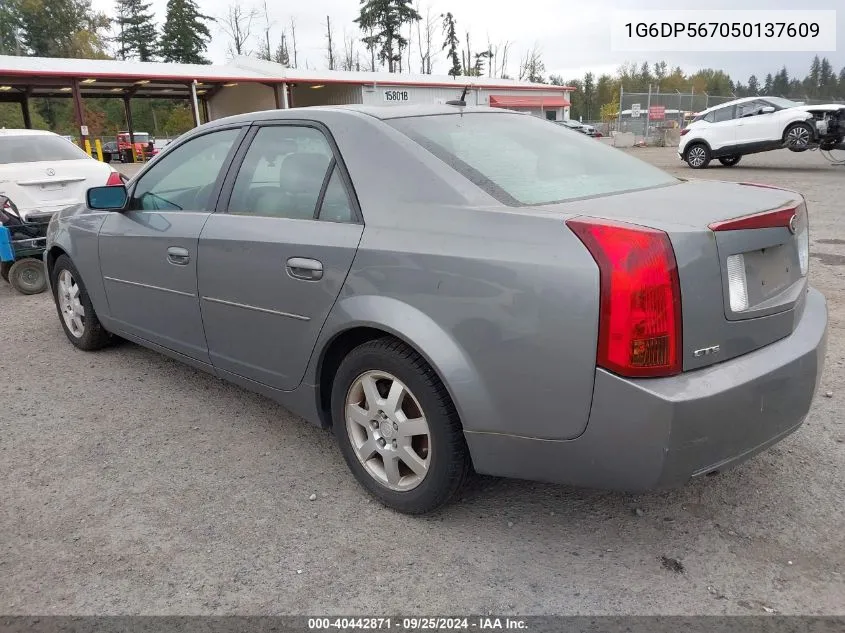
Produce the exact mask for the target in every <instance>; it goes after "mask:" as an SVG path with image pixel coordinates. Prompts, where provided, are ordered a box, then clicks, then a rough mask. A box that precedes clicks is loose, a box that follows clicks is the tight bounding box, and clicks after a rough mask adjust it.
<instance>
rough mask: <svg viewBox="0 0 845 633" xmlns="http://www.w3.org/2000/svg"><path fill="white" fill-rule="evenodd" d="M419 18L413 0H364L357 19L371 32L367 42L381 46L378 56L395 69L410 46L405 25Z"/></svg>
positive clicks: (362, 26) (364, 28) (373, 46)
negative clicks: (404, 32) (405, 35)
mask: <svg viewBox="0 0 845 633" xmlns="http://www.w3.org/2000/svg"><path fill="white" fill-rule="evenodd" d="M419 19H420V14H419V13H417V10H416V9H414V7H413V5H412V4H411V0H361V12H360V14H359V15H358V17H357V18H356V19H355V22H356V23H357V24H358V26H360V27H361V29H362V30H364V31H365V32H368V33H369V32H371V33H372V35H369V36H368V37H366V38H364V43H365V44H366V45H367V48H370V49H375V48H376V47H378V48H379V59H380V60H381V61H382V63H386V64H387V70H388V71H389V72H394V71H395V70H396V68H397V65H398V64H400V63H401V60H402V51H403V50H405V47H407V46H408V40H407V39H405V37H404V36H403V35H402V28H403V27H404V25H406V24H410V23H411V22H415V21H417V20H419Z"/></svg>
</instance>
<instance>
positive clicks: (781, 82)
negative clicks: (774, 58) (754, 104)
mask: <svg viewBox="0 0 845 633" xmlns="http://www.w3.org/2000/svg"><path fill="white" fill-rule="evenodd" d="M772 93H773V94H774V95H775V96H781V97H782V96H786V95H787V94H789V73H788V72H787V70H786V66H784V67H783V68H781V69H780V70H779V71H778V72H777V73H775V78H774V80H772Z"/></svg>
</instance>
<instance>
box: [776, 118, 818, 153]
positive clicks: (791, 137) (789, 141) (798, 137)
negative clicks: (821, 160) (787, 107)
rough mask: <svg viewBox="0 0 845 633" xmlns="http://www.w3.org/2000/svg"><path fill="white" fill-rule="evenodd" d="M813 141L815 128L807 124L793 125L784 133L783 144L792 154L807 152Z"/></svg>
mask: <svg viewBox="0 0 845 633" xmlns="http://www.w3.org/2000/svg"><path fill="white" fill-rule="evenodd" d="M812 141H813V128H812V127H810V126H809V125H808V124H806V123H793V124H791V125H789V126H788V127H787V128H786V130H784V132H783V142H784V143H785V144H786V148H787V149H788V150H789V151H791V152H806V151H807V150H808V149H810V143H811V142H812Z"/></svg>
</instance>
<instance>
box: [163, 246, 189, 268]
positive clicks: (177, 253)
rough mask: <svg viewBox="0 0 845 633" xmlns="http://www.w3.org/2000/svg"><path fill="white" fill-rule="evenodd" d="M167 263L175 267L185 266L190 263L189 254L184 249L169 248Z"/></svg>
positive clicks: (177, 247)
mask: <svg viewBox="0 0 845 633" xmlns="http://www.w3.org/2000/svg"><path fill="white" fill-rule="evenodd" d="M167 261H169V262H170V263H171V264H176V265H177V266H186V265H187V264H188V262H190V261H191V254H190V253H189V252H188V249H186V248H181V247H179V246H171V247H170V248H168V249H167Z"/></svg>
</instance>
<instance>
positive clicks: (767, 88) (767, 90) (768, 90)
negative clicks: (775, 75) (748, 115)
mask: <svg viewBox="0 0 845 633" xmlns="http://www.w3.org/2000/svg"><path fill="white" fill-rule="evenodd" d="M774 83H775V80H774V79H772V73H769V74H768V75H766V83H765V84H763V94H764V95H770V94H772V87H773V86H774Z"/></svg>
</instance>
